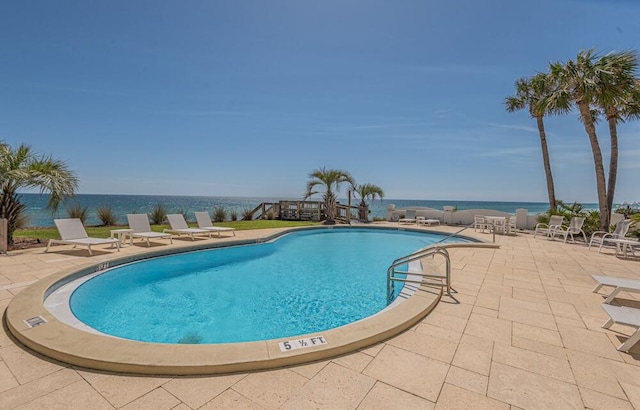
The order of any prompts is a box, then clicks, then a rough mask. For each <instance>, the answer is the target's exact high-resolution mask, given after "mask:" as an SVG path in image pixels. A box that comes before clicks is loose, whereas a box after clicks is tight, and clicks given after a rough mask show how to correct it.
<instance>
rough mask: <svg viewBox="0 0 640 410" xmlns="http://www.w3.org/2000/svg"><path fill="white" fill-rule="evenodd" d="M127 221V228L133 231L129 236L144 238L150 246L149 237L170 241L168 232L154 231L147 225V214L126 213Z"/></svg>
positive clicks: (171, 240)
mask: <svg viewBox="0 0 640 410" xmlns="http://www.w3.org/2000/svg"><path fill="white" fill-rule="evenodd" d="M127 221H128V222H129V228H131V230H132V231H133V232H132V233H131V236H132V237H133V238H142V239H146V241H147V246H150V243H149V239H156V238H168V239H169V241H170V242H171V243H173V239H171V234H170V233H162V232H154V231H152V230H151V225H149V217H148V216H147V214H127Z"/></svg>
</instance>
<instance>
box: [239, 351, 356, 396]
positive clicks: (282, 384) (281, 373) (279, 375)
mask: <svg viewBox="0 0 640 410" xmlns="http://www.w3.org/2000/svg"><path fill="white" fill-rule="evenodd" d="M360 354H362V353H360ZM308 381H309V380H308V379H307V378H306V377H304V376H301V375H299V374H297V373H294V372H292V371H291V370H287V369H279V370H274V371H268V372H258V373H250V374H248V375H247V377H245V378H244V379H242V380H240V381H239V382H237V383H236V384H234V385H233V387H232V389H233V390H235V391H236V392H238V393H240V394H241V395H243V396H244V397H246V398H248V399H250V400H251V401H252V402H254V403H257V404H259V405H260V406H262V407H264V408H266V409H277V408H279V407H280V406H282V405H283V404H284V403H285V402H286V401H287V400H289V399H290V398H291V397H292V396H293V394H294V393H295V392H297V391H298V390H299V389H301V388H302V386H304V385H305V384H306V383H307V382H308Z"/></svg>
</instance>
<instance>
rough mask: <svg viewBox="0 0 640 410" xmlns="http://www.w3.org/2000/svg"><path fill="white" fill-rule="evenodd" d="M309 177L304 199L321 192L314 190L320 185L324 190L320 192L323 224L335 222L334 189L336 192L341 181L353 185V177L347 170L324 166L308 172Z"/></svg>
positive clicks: (335, 201) (335, 202)
mask: <svg viewBox="0 0 640 410" xmlns="http://www.w3.org/2000/svg"><path fill="white" fill-rule="evenodd" d="M309 178H310V179H309V181H308V182H307V192H306V193H305V196H304V197H305V199H306V198H309V197H310V196H312V195H315V194H318V193H321V192H322V191H316V190H315V189H316V188H317V187H318V186H321V187H322V188H323V189H324V192H322V198H323V201H324V212H325V216H326V221H325V224H327V225H333V224H335V217H336V204H337V199H336V198H337V197H336V194H335V192H334V190H335V191H336V192H337V191H338V190H339V189H340V185H341V184H342V183H349V184H351V185H355V181H354V179H353V177H352V176H351V174H349V173H348V172H347V171H342V170H339V169H326V168H325V167H322V168H320V169H316V170H314V171H313V172H311V173H310V174H309Z"/></svg>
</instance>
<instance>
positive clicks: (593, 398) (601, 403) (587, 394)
mask: <svg viewBox="0 0 640 410" xmlns="http://www.w3.org/2000/svg"><path fill="white" fill-rule="evenodd" d="M580 395H581V396H582V401H583V403H584V406H585V407H586V408H589V409H592V410H633V406H631V403H630V402H629V401H627V400H622V399H619V398H617V397H613V396H607V395H606V394H602V393H598V392H595V391H593V390H589V389H585V388H583V387H581V388H580Z"/></svg>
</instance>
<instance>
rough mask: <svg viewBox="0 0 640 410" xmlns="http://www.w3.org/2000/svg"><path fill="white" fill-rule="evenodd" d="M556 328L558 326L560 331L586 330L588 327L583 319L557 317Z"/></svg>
mask: <svg viewBox="0 0 640 410" xmlns="http://www.w3.org/2000/svg"><path fill="white" fill-rule="evenodd" d="M555 318H556V326H558V330H564V329H571V328H578V329H586V328H587V326H586V325H585V324H584V322H583V321H582V319H577V320H576V319H569V318H568V317H562V316H556V317H555Z"/></svg>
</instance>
